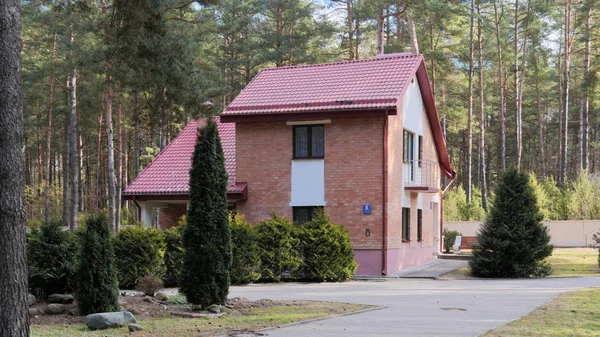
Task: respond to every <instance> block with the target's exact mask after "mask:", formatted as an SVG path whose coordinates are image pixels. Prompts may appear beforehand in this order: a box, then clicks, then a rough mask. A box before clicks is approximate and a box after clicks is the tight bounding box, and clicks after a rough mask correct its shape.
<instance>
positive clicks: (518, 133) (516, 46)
mask: <svg viewBox="0 0 600 337" xmlns="http://www.w3.org/2000/svg"><path fill="white" fill-rule="evenodd" d="M514 32H515V42H514V61H515V63H514V67H513V71H514V76H515V77H514V78H515V81H514V89H515V90H514V95H515V155H516V160H517V163H516V164H517V169H519V170H520V169H521V151H522V149H523V144H522V138H521V115H520V110H519V109H520V107H521V104H520V102H519V97H520V95H519V0H515V26H514Z"/></svg>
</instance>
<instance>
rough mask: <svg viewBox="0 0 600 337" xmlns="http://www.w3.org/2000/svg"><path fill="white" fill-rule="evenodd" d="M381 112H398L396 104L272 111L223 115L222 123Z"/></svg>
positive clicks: (292, 119)
mask: <svg viewBox="0 0 600 337" xmlns="http://www.w3.org/2000/svg"><path fill="white" fill-rule="evenodd" d="M379 112H387V114H388V115H395V114H397V109H396V107H395V106H393V107H392V106H390V107H386V108H377V109H357V110H340V111H334V110H323V111H309V112H283V113H282V112H272V113H261V114H246V115H242V114H240V115H221V123H253V122H254V123H255V122H285V121H301V120H313V119H324V118H365V117H381V115H380V114H379Z"/></svg>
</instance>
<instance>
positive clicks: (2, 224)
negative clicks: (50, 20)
mask: <svg viewBox="0 0 600 337" xmlns="http://www.w3.org/2000/svg"><path fill="white" fill-rule="evenodd" d="M21 46H22V41H21V18H20V10H19V1H17V0H6V1H2V2H0V88H2V94H1V95H0V181H1V182H2V183H0V214H2V216H0V300H1V301H0V302H1V303H0V336H7V337H26V336H29V321H28V312H27V310H28V305H27V293H28V289H27V261H26V257H25V171H24V168H23V157H22V150H23V114H22V108H23V105H22V104H23V101H22V94H21Z"/></svg>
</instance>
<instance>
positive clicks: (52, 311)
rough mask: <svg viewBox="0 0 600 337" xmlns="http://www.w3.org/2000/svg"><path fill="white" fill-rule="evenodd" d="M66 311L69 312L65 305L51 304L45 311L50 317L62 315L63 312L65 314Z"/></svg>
mask: <svg viewBox="0 0 600 337" xmlns="http://www.w3.org/2000/svg"><path fill="white" fill-rule="evenodd" d="M65 310H67V308H66V307H65V305H64V304H60V303H51V304H48V306H47V307H46V309H45V310H44V313H46V314H48V315H58V314H62V313H63V312H65Z"/></svg>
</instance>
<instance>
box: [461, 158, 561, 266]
mask: <svg viewBox="0 0 600 337" xmlns="http://www.w3.org/2000/svg"><path fill="white" fill-rule="evenodd" d="M529 179H530V177H529V175H527V174H526V173H523V172H520V171H518V170H517V169H516V168H511V169H508V170H506V171H505V172H504V173H503V174H502V175H501V177H500V181H499V183H498V185H497V186H496V190H495V196H496V197H495V199H494V203H493V205H492V207H491V208H490V211H489V213H488V216H487V219H486V221H485V223H484V224H483V226H482V228H481V231H480V232H479V233H478V234H477V240H478V241H479V246H477V247H475V248H474V249H473V258H472V259H471V261H470V262H469V265H470V267H471V270H472V272H473V275H475V276H480V277H530V276H546V275H548V274H549V273H550V266H549V265H548V264H547V263H546V262H544V258H546V257H548V256H550V255H551V254H552V249H553V247H552V245H550V244H549V242H550V236H549V235H548V229H547V228H546V227H545V226H544V225H543V223H542V220H543V216H542V213H541V212H540V209H539V207H538V204H537V199H536V195H535V192H534V190H533V188H532V186H531V183H530V180H529Z"/></svg>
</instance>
